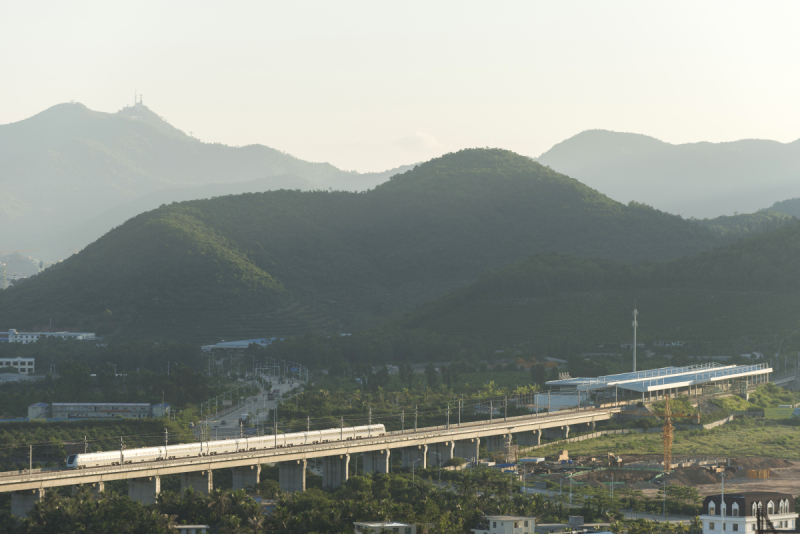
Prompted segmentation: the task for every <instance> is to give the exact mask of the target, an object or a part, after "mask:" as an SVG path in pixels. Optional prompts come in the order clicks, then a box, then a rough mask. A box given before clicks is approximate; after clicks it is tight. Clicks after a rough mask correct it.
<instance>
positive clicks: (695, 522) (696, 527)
mask: <svg viewBox="0 0 800 534" xmlns="http://www.w3.org/2000/svg"><path fill="white" fill-rule="evenodd" d="M689 529H690V530H691V531H692V532H702V531H703V522H702V521H701V520H700V516H698V515H696V516H694V517H693V518H692V520H691V521H690V522H689Z"/></svg>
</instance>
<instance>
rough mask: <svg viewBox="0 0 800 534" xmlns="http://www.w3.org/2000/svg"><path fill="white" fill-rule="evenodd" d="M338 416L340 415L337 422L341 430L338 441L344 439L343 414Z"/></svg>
mask: <svg viewBox="0 0 800 534" xmlns="http://www.w3.org/2000/svg"><path fill="white" fill-rule="evenodd" d="M340 417H341V419H340V423H339V428H340V429H341V430H340V436H339V441H344V416H340Z"/></svg>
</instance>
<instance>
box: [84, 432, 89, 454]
mask: <svg viewBox="0 0 800 534" xmlns="http://www.w3.org/2000/svg"><path fill="white" fill-rule="evenodd" d="M87 452H89V441H88V440H87V439H86V436H83V453H84V454H86V453H87Z"/></svg>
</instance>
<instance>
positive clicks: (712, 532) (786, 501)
mask: <svg viewBox="0 0 800 534" xmlns="http://www.w3.org/2000/svg"><path fill="white" fill-rule="evenodd" d="M720 501H721V496H720V495H709V496H708V497H706V498H705V500H704V501H703V513H702V515H701V516H700V520H701V521H702V522H703V534H717V533H723V532H725V533H727V532H756V531H757V530H758V526H757V524H758V517H759V515H761V517H762V518H763V521H764V523H766V520H769V521H770V522H771V523H772V526H773V527H774V528H775V530H777V531H778V532H780V531H782V530H786V531H794V530H795V529H796V528H797V526H796V524H797V513H796V512H795V506H794V497H793V496H792V495H789V494H788V493H777V492H771V491H748V492H745V493H729V494H727V495H725V500H724V502H722V503H720ZM766 526H767V525H766V524H764V527H765V528H766Z"/></svg>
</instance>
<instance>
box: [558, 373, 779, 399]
mask: <svg viewBox="0 0 800 534" xmlns="http://www.w3.org/2000/svg"><path fill="white" fill-rule="evenodd" d="M771 373H772V368H771V367H770V366H769V364H765V363H760V364H755V365H720V364H718V363H716V362H714V363H707V364H700V365H690V366H686V367H663V368H661V369H651V370H649V371H636V372H630V373H620V374H616V375H608V376H598V377H596V378H572V377H569V376H566V377H563V378H561V379H560V380H551V381H549V382H546V384H547V385H548V386H549V387H550V388H552V391H553V393H554V394H556V395H562V396H564V397H565V398H567V397H570V396H571V397H574V398H575V399H576V401H575V405H576V406H577V403H578V402H581V403H586V402H593V403H595V404H613V403H617V402H625V403H629V402H637V401H642V402H651V401H657V400H660V399H663V398H665V397H670V398H675V397H677V396H681V395H684V396H686V395H688V396H698V395H705V394H711V393H732V394H737V395H742V396H746V395H747V392H748V391H749V389H750V388H752V387H755V386H757V385H759V384H763V383H766V382H769V375H770V374H771Z"/></svg>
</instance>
